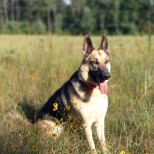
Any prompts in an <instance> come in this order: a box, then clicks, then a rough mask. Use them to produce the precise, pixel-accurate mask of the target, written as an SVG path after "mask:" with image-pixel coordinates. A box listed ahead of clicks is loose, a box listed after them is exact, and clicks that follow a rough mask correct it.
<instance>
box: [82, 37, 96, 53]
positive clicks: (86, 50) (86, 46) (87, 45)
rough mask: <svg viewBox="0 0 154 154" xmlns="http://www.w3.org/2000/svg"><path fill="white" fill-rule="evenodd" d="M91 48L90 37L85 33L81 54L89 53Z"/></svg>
mask: <svg viewBox="0 0 154 154" xmlns="http://www.w3.org/2000/svg"><path fill="white" fill-rule="evenodd" d="M93 49H94V48H93V44H92V41H91V38H90V37H89V35H85V38H84V42H83V49H82V54H83V56H86V55H89V54H90V53H91V51H92V50H93Z"/></svg>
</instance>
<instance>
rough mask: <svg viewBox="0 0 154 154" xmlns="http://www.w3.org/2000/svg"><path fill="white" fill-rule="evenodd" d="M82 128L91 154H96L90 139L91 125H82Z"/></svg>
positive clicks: (91, 138)
mask: <svg viewBox="0 0 154 154" xmlns="http://www.w3.org/2000/svg"><path fill="white" fill-rule="evenodd" d="M83 127H84V131H85V135H86V138H87V141H88V144H89V147H90V151H91V154H97V152H96V149H95V144H94V140H93V137H92V129H91V125H83Z"/></svg>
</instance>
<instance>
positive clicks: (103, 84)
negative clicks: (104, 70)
mask: <svg viewBox="0 0 154 154" xmlns="http://www.w3.org/2000/svg"><path fill="white" fill-rule="evenodd" d="M97 80H98V86H97V88H98V89H99V90H100V92H101V93H102V94H106V93H107V91H108V85H107V81H105V80H104V81H101V82H100V81H99V79H97Z"/></svg>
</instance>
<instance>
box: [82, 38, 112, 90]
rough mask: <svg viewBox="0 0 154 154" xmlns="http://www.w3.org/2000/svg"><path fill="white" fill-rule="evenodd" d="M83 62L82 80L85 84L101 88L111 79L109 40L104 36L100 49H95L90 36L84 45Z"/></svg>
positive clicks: (85, 39)
mask: <svg viewBox="0 0 154 154" xmlns="http://www.w3.org/2000/svg"><path fill="white" fill-rule="evenodd" d="M82 54H83V61H82V64H81V66H80V72H81V78H82V80H83V81H84V82H86V83H89V84H91V85H94V86H97V85H99V87H101V84H102V83H103V82H105V81H106V80H108V79H109V78H110V59H109V50H108V40H107V37H106V36H104V35H103V36H102V39H101V43H100V46H99V48H98V49H94V47H93V44H92V41H91V39H90V37H89V36H88V35H86V36H85V38H84V43H83V51H82Z"/></svg>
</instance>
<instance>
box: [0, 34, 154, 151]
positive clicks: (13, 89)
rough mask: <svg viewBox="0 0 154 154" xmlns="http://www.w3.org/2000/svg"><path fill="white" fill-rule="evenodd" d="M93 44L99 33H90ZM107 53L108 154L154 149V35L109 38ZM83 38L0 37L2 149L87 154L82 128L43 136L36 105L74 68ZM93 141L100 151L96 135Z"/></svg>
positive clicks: (68, 129) (0, 144)
mask: <svg viewBox="0 0 154 154" xmlns="http://www.w3.org/2000/svg"><path fill="white" fill-rule="evenodd" d="M91 38H92V40H93V42H94V46H95V47H96V48H97V47H98V45H99V42H100V39H101V37H96V36H93V37H91ZM108 39H109V46H110V55H111V65H112V68H111V75H112V77H111V79H110V81H109V92H108V95H109V109H108V112H107V117H106V125H105V130H106V141H107V145H108V148H109V150H110V151H111V153H112V154H153V153H154V37H152V39H151V46H149V42H148V41H149V40H148V36H138V37H137V36H136V37H135V36H133V37H132V36H129V37H128V36H127V37H124V36H122V37H108ZM82 44H83V37H82V36H24V35H22V36H20V35H19V36H15V35H14V36H9V35H1V36H0V153H1V154H8V153H15V154H16V153H20V154H35V153H39V154H60V153H61V154H85V153H87V151H88V145H87V141H86V140H85V137H84V135H83V133H82V130H74V129H71V128H68V126H67V124H64V127H66V131H65V132H63V133H62V135H61V136H60V138H58V139H55V136H49V137H46V138H42V137H41V136H40V135H38V130H37V127H36V126H35V125H32V124H31V123H30V122H29V121H31V120H32V119H34V118H35V116H36V114H37V112H38V110H39V109H40V107H41V106H42V105H43V104H44V103H45V102H46V101H47V99H48V98H49V97H50V95H51V94H52V93H53V92H54V91H55V90H56V89H57V88H58V87H60V86H61V85H62V84H63V83H64V82H65V81H66V80H67V79H68V78H69V77H70V76H71V74H72V73H73V72H74V71H75V70H77V69H78V67H79V65H80V62H81V59H82V54H81V49H82ZM94 136H95V142H96V144H97V150H98V152H99V154H101V151H100V147H99V144H98V142H97V137H96V135H95V133H94Z"/></svg>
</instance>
